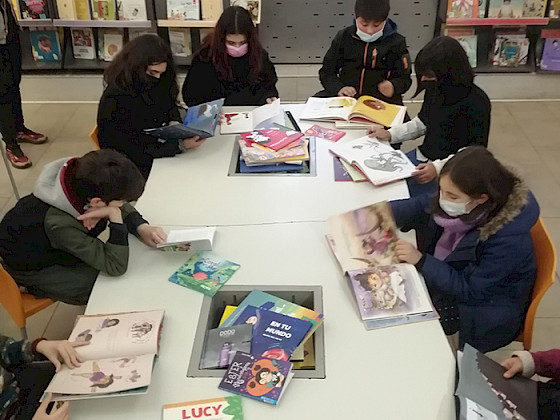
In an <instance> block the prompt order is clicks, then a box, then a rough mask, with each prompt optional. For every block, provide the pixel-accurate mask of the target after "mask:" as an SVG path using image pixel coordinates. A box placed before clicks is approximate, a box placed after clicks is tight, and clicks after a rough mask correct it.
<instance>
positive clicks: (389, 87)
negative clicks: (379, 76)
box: [377, 80, 395, 98]
mask: <svg viewBox="0 0 560 420" xmlns="http://www.w3.org/2000/svg"><path fill="white" fill-rule="evenodd" d="M377 90H378V91H379V92H380V93H381V94H382V95H383V96H385V97H386V98H392V97H393V95H394V94H395V86H393V84H392V83H391V82H390V81H388V80H383V81H382V82H381V83H379V84H378V85H377Z"/></svg>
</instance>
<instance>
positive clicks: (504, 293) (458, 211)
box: [391, 146, 539, 352]
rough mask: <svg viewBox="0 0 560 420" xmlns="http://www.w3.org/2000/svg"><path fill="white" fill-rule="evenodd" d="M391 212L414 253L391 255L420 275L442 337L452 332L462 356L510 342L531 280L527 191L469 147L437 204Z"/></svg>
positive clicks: (533, 211) (396, 206)
mask: <svg viewBox="0 0 560 420" xmlns="http://www.w3.org/2000/svg"><path fill="white" fill-rule="evenodd" d="M430 200H432V203H431V205H430ZM391 208H392V210H393V215H394V217H395V222H396V223H397V226H399V227H401V228H402V230H405V231H406V230H410V229H416V233H417V244H418V247H416V246H414V245H413V244H411V243H409V242H406V241H404V240H399V241H398V242H397V244H396V246H395V251H396V254H397V257H398V258H399V260H400V261H402V262H406V263H410V264H414V265H415V266H416V267H417V269H418V270H419V271H420V272H421V273H422V274H423V275H424V278H425V280H426V285H427V286H428V290H429V292H430V295H431V297H432V300H433V302H434V305H435V307H436V309H437V310H438V312H439V314H440V316H441V324H442V326H443V329H444V331H445V333H446V334H448V335H450V334H454V333H455V332H457V331H458V332H459V346H460V347H461V348H462V347H463V345H464V344H465V343H469V344H471V345H472V346H473V347H475V348H477V349H479V350H480V351H481V352H487V351H491V350H495V349H497V348H499V347H502V346H505V345H506V344H508V343H510V342H511V341H513V340H514V339H515V338H516V337H517V336H518V334H519V331H520V330H521V328H522V326H523V322H524V320H525V314H526V312H527V309H528V307H529V304H530V301H531V292H532V288H533V284H534V282H535V278H536V260H535V251H534V248H533V241H532V239H531V233H530V230H531V227H532V226H533V225H534V224H535V223H536V222H537V219H538V217H539V205H538V204H537V202H536V200H535V198H534V196H533V194H532V193H531V192H530V191H529V189H528V188H527V186H526V185H525V183H524V182H523V181H522V180H521V179H520V178H519V177H518V176H517V175H515V174H514V173H513V172H512V171H511V170H509V169H507V168H505V167H504V166H503V165H502V164H501V163H500V162H499V161H498V160H496V159H495V158H494V156H492V154H491V153H490V152H489V151H488V150H487V149H485V148H484V147H481V146H471V147H468V148H466V149H464V150H461V151H460V152H459V153H457V154H456V155H455V156H454V157H452V158H451V159H450V160H449V161H448V162H447V163H446V164H445V166H444V167H443V169H442V170H441V174H440V177H439V191H438V194H437V196H435V197H433V198H432V197H430V196H429V195H427V194H424V195H421V196H418V197H413V198H411V199H408V200H399V201H393V202H392V203H391Z"/></svg>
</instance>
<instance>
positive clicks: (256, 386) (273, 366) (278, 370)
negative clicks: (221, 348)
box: [218, 352, 293, 405]
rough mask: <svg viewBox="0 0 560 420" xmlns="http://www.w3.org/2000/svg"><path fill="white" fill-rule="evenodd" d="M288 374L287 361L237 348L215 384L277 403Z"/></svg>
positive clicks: (288, 366) (290, 372) (290, 369)
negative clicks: (220, 378) (218, 383)
mask: <svg viewBox="0 0 560 420" xmlns="http://www.w3.org/2000/svg"><path fill="white" fill-rule="evenodd" d="M291 376H293V374H292V363H290V362H285V361H283V360H274V359H264V358H260V357H259V356H254V355H252V354H248V353H243V352H237V353H236V354H235V356H234V357H233V360H232V361H231V364H230V365H229V368H228V370H227V372H226V374H225V375H224V378H223V379H222V381H221V382H220V385H219V386H218V388H219V389H221V390H223V391H228V392H233V393H234V394H238V395H241V396H244V397H249V398H253V399H255V400H258V401H262V402H266V403H268V404H273V405H276V404H278V402H279V401H280V398H281V397H282V395H283V393H284V390H285V389H286V386H287V385H288V382H289V380H290V379H291Z"/></svg>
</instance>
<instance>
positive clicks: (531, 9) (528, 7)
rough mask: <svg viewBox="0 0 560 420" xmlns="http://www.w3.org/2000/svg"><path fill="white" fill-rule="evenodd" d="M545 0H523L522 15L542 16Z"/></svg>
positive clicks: (544, 9)
mask: <svg viewBox="0 0 560 420" xmlns="http://www.w3.org/2000/svg"><path fill="white" fill-rule="evenodd" d="M546 4H547V0H524V1H523V17H544V13H545V11H546Z"/></svg>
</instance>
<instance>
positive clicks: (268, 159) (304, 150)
mask: <svg viewBox="0 0 560 420" xmlns="http://www.w3.org/2000/svg"><path fill="white" fill-rule="evenodd" d="M238 143H239V150H240V151H241V155H242V157H243V161H244V162H245V164H246V165H247V166H257V165H270V164H273V163H281V162H294V161H308V160H309V147H308V145H309V140H307V139H305V140H304V139H299V140H296V141H295V142H294V143H292V144H291V145H289V146H287V147H285V148H283V149H280V150H278V151H277V152H275V151H273V150H270V149H267V148H265V147H261V146H259V145H258V144H256V145H255V144H253V145H252V146H248V145H247V143H246V142H245V140H243V139H241V140H238Z"/></svg>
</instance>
